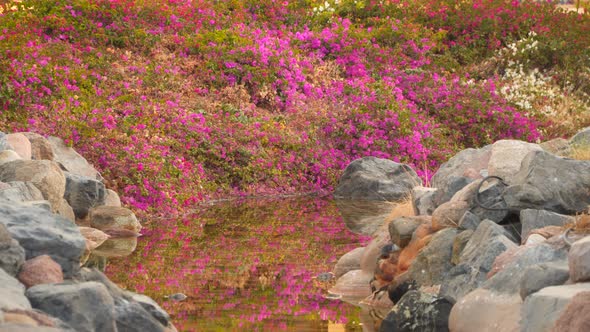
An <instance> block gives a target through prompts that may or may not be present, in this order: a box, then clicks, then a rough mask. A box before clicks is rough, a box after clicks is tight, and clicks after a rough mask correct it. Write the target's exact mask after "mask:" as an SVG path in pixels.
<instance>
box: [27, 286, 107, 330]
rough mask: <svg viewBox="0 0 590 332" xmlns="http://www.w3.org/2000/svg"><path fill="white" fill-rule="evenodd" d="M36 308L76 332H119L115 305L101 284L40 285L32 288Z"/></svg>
mask: <svg viewBox="0 0 590 332" xmlns="http://www.w3.org/2000/svg"><path fill="white" fill-rule="evenodd" d="M26 295H27V298H28V299H29V300H30V301H31V304H32V306H33V307H34V308H37V309H40V310H42V311H44V312H46V313H48V314H50V315H52V316H54V317H57V318H59V319H61V320H63V321H64V322H66V323H67V324H69V325H70V326H72V327H73V328H74V329H76V331H80V332H83V331H88V332H91V331H97V332H98V331H117V327H116V325H115V313H114V306H115V302H114V301H113V298H112V297H111V295H110V294H109V292H108V291H107V289H106V287H105V286H104V285H103V284H100V283H98V282H92V281H90V282H83V283H79V284H75V283H62V284H40V285H36V286H33V287H31V288H29V289H28V290H27V292H26Z"/></svg>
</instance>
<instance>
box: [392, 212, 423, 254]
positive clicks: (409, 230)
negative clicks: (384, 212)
mask: <svg viewBox="0 0 590 332" xmlns="http://www.w3.org/2000/svg"><path fill="white" fill-rule="evenodd" d="M427 222H431V218H430V217H428V216H413V217H398V218H396V219H394V220H393V221H391V222H390V223H389V236H390V238H391V242H392V243H393V244H395V245H397V246H398V247H400V248H404V247H406V246H407V245H408V244H409V243H410V240H412V235H413V234H414V231H415V230H416V228H418V226H420V225H421V224H423V223H427Z"/></svg>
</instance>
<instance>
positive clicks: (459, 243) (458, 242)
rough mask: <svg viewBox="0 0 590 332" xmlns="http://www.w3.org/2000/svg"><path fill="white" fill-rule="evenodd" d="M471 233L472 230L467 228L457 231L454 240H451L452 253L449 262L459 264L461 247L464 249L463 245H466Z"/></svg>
mask: <svg viewBox="0 0 590 332" xmlns="http://www.w3.org/2000/svg"><path fill="white" fill-rule="evenodd" d="M472 235H473V230H471V229H467V230H464V231H462V232H461V233H459V235H457V237H456V238H455V240H453V255H452V257H451V263H453V264H455V265H457V264H459V261H460V260H459V258H460V257H461V253H462V252H463V249H465V246H466V245H467V242H469V239H471V236H472Z"/></svg>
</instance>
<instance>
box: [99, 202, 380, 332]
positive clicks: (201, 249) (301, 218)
mask: <svg viewBox="0 0 590 332" xmlns="http://www.w3.org/2000/svg"><path fill="white" fill-rule="evenodd" d="M151 225H152V229H151V230H150V231H149V232H148V233H147V234H145V235H144V236H143V237H140V238H139V239H138V240H139V241H138V242H137V244H136V245H137V250H136V251H135V252H134V253H133V254H131V255H130V256H129V257H125V258H111V259H109V260H110V262H109V263H108V265H107V267H106V272H107V274H108V275H109V277H111V279H112V280H113V281H115V282H117V283H118V284H120V285H121V286H123V287H126V288H128V289H131V290H136V291H139V292H145V293H146V294H147V295H150V296H152V297H153V298H154V299H156V300H157V301H159V302H161V303H162V306H163V307H164V308H165V309H166V310H168V311H169V312H170V313H171V314H172V315H173V321H174V323H175V325H176V326H177V327H178V329H179V330H181V331H279V330H281V331H361V330H363V329H362V326H361V325H360V321H359V311H360V309H359V308H358V307H355V306H352V305H350V304H347V303H344V302H341V301H334V300H329V299H326V298H325V295H326V289H328V288H329V287H331V286H332V285H330V284H326V283H329V282H330V281H326V283H323V282H322V281H320V280H318V278H315V276H317V275H318V274H320V273H322V272H326V271H331V270H332V268H333V267H334V264H335V263H336V261H337V260H338V258H340V256H342V255H343V254H344V253H346V252H348V251H349V250H352V249H353V248H356V247H358V246H362V245H364V244H365V243H366V242H367V241H368V240H369V238H368V237H364V236H360V235H356V234H354V233H351V232H349V231H348V230H347V229H346V227H345V225H344V222H343V221H342V219H341V217H340V214H339V212H338V209H337V207H336V205H335V203H334V202H333V201H331V200H328V199H324V198H317V197H315V198H312V197H304V198H290V199H282V200H274V201H273V200H248V201H245V202H226V203H223V204H218V205H215V206H212V207H207V208H202V209H199V210H198V211H195V212H194V213H193V214H191V215H189V216H187V217H185V218H181V219H177V220H166V219H161V220H157V221H152V222H151ZM136 240H137V239H136ZM105 244H106V243H105ZM105 244H103V246H104V245H105ZM132 247H134V245H133V244H129V243H119V242H117V241H115V242H111V243H109V244H108V245H107V246H105V248H103V249H106V248H108V249H109V250H112V251H111V253H113V252H114V253H116V254H117V255H118V254H119V253H123V252H125V250H128V249H130V248H132ZM99 253H101V254H103V255H106V254H105V251H104V250H103V251H102V252H99ZM89 262H92V263H93V264H101V263H102V261H101V260H100V259H97V258H92V257H91V259H90V260H89ZM177 292H182V293H184V294H187V295H188V298H187V299H186V300H185V301H183V302H173V301H166V300H164V297H165V296H166V295H169V294H173V293H177Z"/></svg>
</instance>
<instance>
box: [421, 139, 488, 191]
mask: <svg viewBox="0 0 590 332" xmlns="http://www.w3.org/2000/svg"><path fill="white" fill-rule="evenodd" d="M491 150H492V149H491V146H490V145H488V146H485V147H483V148H481V149H465V150H463V151H460V152H459V153H457V154H456V155H455V156H454V157H452V158H451V159H449V161H447V162H446V163H444V164H442V165H441V166H440V168H439V169H438V171H436V173H435V174H434V176H433V177H432V180H431V182H432V187H434V188H447V187H448V182H449V181H452V179H453V178H456V177H462V176H464V177H469V178H472V179H478V178H483V177H484V176H487V171H486V169H487V167H488V161H489V160H490V155H491ZM482 173H483V174H482Z"/></svg>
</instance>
